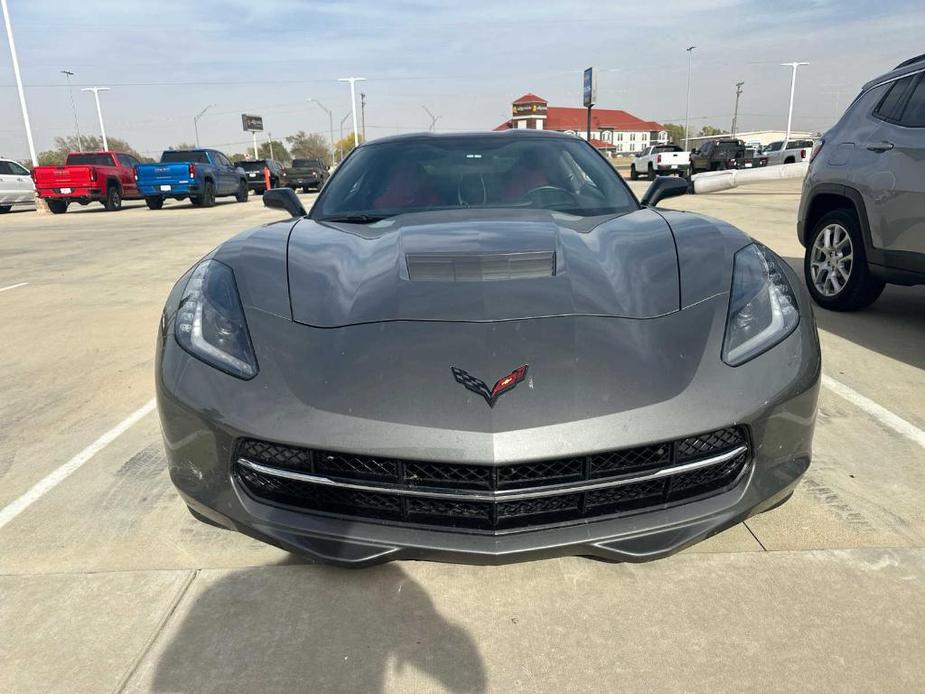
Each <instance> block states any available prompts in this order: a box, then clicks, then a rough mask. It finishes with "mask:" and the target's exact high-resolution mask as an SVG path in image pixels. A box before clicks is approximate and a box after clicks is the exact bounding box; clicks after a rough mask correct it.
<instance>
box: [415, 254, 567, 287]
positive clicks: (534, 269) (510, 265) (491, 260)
mask: <svg viewBox="0 0 925 694" xmlns="http://www.w3.org/2000/svg"><path fill="white" fill-rule="evenodd" d="M405 260H406V261H407V263H408V277H409V278H410V279H411V280H412V281H414V282H497V281H502V280H525V279H538V278H542V277H553V276H555V274H556V253H555V251H527V252H523V253H490V254H478V253H471V254H463V255H447V254H442V253H426V254H414V255H411V254H409V255H406V256H405Z"/></svg>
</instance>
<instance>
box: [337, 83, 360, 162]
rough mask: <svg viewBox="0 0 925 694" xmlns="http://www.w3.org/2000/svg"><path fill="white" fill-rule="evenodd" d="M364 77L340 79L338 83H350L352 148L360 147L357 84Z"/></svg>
mask: <svg viewBox="0 0 925 694" xmlns="http://www.w3.org/2000/svg"><path fill="white" fill-rule="evenodd" d="M365 80H366V78H365V77H340V78H338V80H337V81H338V82H350V112H351V113H352V114H353V146H354V147H359V146H360V133H359V132H358V130H357V82H363V81H365Z"/></svg>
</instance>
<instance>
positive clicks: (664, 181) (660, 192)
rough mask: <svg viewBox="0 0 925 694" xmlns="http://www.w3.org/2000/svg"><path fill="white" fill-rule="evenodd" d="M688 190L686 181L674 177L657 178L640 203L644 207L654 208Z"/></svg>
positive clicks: (688, 185)
mask: <svg viewBox="0 0 925 694" xmlns="http://www.w3.org/2000/svg"><path fill="white" fill-rule="evenodd" d="M689 190H690V184H689V183H688V182H687V180H686V179H683V178H678V177H676V176H657V177H656V178H655V180H654V181H652V185H650V186H649V189H648V190H647V191H646V194H645V195H643V196H642V200H641V201H640V202H641V203H642V204H643V205H644V206H645V207H655V206H656V205H658V203H659V202H661V201H662V200H664V199H665V198H676V197H678V196H679V195H685V194H687V193H688V192H689Z"/></svg>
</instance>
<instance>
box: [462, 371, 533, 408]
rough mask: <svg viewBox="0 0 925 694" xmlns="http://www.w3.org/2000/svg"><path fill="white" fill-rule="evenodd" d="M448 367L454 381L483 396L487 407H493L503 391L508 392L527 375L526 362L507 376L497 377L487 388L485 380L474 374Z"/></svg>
mask: <svg viewBox="0 0 925 694" xmlns="http://www.w3.org/2000/svg"><path fill="white" fill-rule="evenodd" d="M450 369H451V370H452V372H453V378H455V379H456V382H457V383H459V384H461V385H462V386H463V387H465V388H466V389H467V390H471V391H472V392H473V393H478V394H479V395H481V396H482V397H483V398H485V402H487V403H488V406H489V407H494V406H495V402H497V400H498V398H499V397H500V396H502V395H503V394H504V393H506V392H508V391H509V390H511V389H512V388H514V386H516V385H517V384H518V383H520V382H521V381H522V380H524V378H526V376H527V364H524V365H523V366H518V367H517V368H516V369H514V370H513V371H511V373H509V374H508V375H507V376H504V377H502V378H499V379H498V380H497V381H496V382H495V385H494V386H492V388H491V389H490V390H489V388H488V384H487V383H485V381H481V380H479V379H478V378H476V377H475V376H473V375H471V374H469V373H467V372H465V371H463V370H462V369H457V368H456V367H455V366H451V367H450Z"/></svg>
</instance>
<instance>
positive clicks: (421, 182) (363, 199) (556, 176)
mask: <svg viewBox="0 0 925 694" xmlns="http://www.w3.org/2000/svg"><path fill="white" fill-rule="evenodd" d="M492 207H494V208H512V207H513V208H533V209H545V210H555V211H559V212H566V213H569V214H574V215H579V216H583V217H588V216H592V215H609V214H616V213H623V212H628V211H631V210H635V209H638V207H639V206H638V204H637V202H636V200H635V199H634V198H633V196H632V194H631V193H630V192H629V189H628V188H627V187H626V184H625V183H623V182H622V180H621V179H620V177H619V176H618V175H617V173H616V171H615V170H614V169H613V167H612V166H610V164H608V163H607V162H606V161H605V160H604V159H603V158H602V157H601V156H599V155H598V154H597V153H595V152H594V151H593V150H592V149H591V148H590V147H589V146H588V145H587V144H585V143H584V142H582V141H581V140H579V139H577V138H575V139H571V138H552V137H550V138H548V139H545V138H544V139H540V138H519V137H517V136H514V137H511V136H509V135H505V136H498V135H487V136H481V135H480V136H456V137H453V136H449V137H427V138H421V139H405V140H395V141H390V142H383V143H380V144H371V145H367V146H364V147H362V148H360V149H358V150H356V151H355V152H354V153H353V154H352V155H351V156H350V157H349V158H348V159H347V160H346V161H345V162H344V164H343V165H342V166H341V167H340V169H339V170H338V172H337V173H336V174H335V175H334V177H333V178H332V179H331V181H330V182H329V183H328V185H327V187H326V188H325V189H324V192H323V193H322V194H321V197H320V198H319V199H318V202H317V204H316V205H315V207H314V208H313V209H312V217H313V218H315V219H319V218H320V219H326V218H341V217H348V216H353V217H357V218H360V217H366V218H367V219H366V220H365V221H370V220H374V219H378V218H382V217H387V216H392V215H396V214H403V213H407V212H420V211H424V210H434V209H438V210H439V209H453V208H492Z"/></svg>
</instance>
